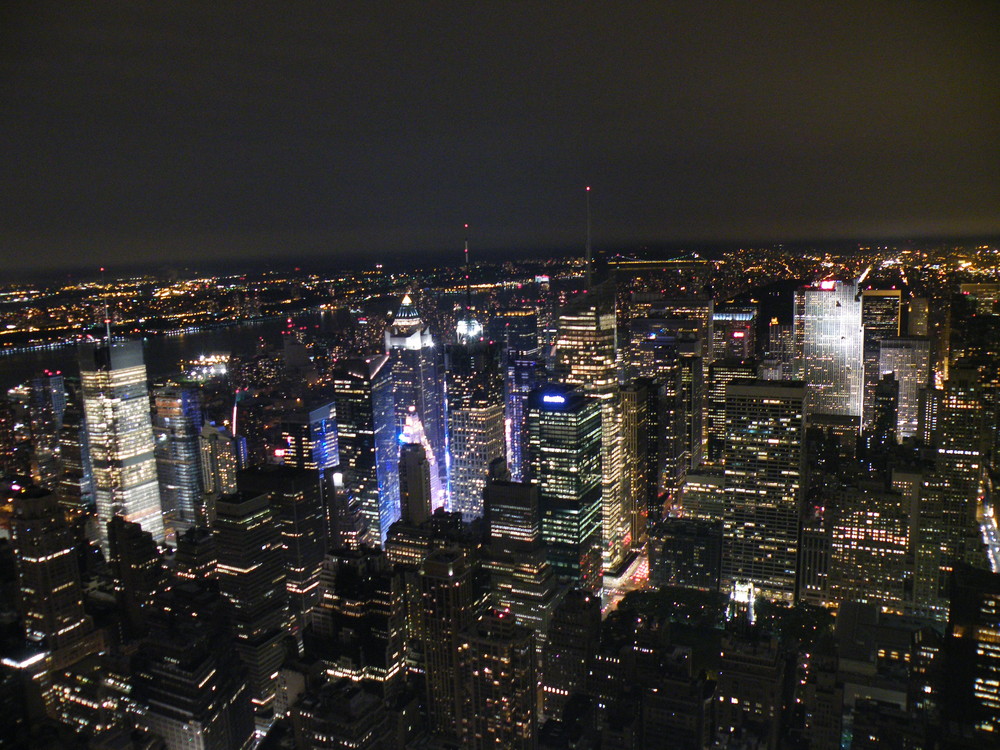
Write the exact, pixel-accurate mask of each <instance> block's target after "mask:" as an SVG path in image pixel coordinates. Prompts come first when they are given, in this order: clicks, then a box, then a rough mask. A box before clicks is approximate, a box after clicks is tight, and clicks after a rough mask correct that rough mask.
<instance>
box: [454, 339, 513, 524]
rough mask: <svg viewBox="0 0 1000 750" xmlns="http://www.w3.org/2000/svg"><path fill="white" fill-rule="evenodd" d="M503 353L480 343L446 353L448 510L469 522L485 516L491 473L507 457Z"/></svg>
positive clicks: (473, 343) (461, 346) (459, 346)
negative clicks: (485, 489) (485, 494)
mask: <svg viewBox="0 0 1000 750" xmlns="http://www.w3.org/2000/svg"><path fill="white" fill-rule="evenodd" d="M499 354H500V353H499V351H498V349H497V348H496V347H495V346H493V345H487V344H483V343H482V342H479V341H472V342H470V343H466V344H461V343H460V344H454V345H451V346H449V347H447V348H446V350H445V395H446V399H445V401H446V403H445V407H446V409H445V411H446V413H447V417H448V460H449V468H448V477H449V481H450V482H451V487H450V491H449V493H448V494H449V497H450V502H451V505H450V506H449V510H451V511H454V512H460V513H461V514H462V517H463V518H464V519H465V520H466V521H471V520H473V519H475V518H479V517H480V516H482V515H483V487H484V486H485V485H486V472H487V469H488V467H489V465H490V462H491V461H493V460H495V459H497V458H502V459H505V458H506V455H507V445H506V442H507V441H506V435H505V431H504V405H503V378H502V375H501V373H500V362H499Z"/></svg>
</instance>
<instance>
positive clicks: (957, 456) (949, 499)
mask: <svg viewBox="0 0 1000 750" xmlns="http://www.w3.org/2000/svg"><path fill="white" fill-rule="evenodd" d="M938 398H939V401H938V409H937V429H936V430H935V431H934V434H933V441H934V471H933V472H932V473H931V474H930V476H929V477H928V478H927V481H926V484H925V486H924V497H923V502H922V506H921V514H922V516H923V518H922V519H921V536H922V537H923V538H924V539H926V540H927V541H928V542H931V544H930V545H929V546H930V547H931V548H932V549H933V551H934V553H935V554H936V555H937V556H938V558H939V559H938V566H937V567H938V571H939V575H938V577H937V580H936V581H935V580H933V579H931V580H923V579H918V582H917V583H918V585H928V586H929V588H930V591H929V595H928V596H927V597H926V598H927V599H928V600H932V599H933V598H934V597H935V596H936V597H937V599H938V601H939V604H940V606H939V609H938V611H937V615H938V616H939V617H941V618H943V617H944V616H945V615H946V611H945V610H946V603H947V596H948V579H949V576H950V574H951V571H952V570H954V569H955V566H956V565H958V564H959V563H962V562H965V563H969V564H972V565H979V566H981V565H984V564H985V560H984V559H983V557H984V554H985V553H984V551H983V547H982V541H981V537H980V534H979V527H978V522H977V512H978V510H979V498H980V495H981V494H982V493H983V491H984V486H985V485H984V481H985V476H986V468H987V467H986V462H987V450H988V444H989V440H990V437H991V436H990V432H989V430H988V429H987V426H986V425H987V415H988V412H987V409H986V400H985V395H984V393H983V389H982V387H981V386H980V384H979V376H978V372H977V371H976V370H973V369H963V368H955V367H953V368H951V376H950V378H949V380H948V381H947V382H946V383H945V387H944V390H943V391H941V392H940V393H939V394H938Z"/></svg>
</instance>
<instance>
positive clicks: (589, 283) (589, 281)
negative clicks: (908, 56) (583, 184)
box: [585, 185, 594, 292]
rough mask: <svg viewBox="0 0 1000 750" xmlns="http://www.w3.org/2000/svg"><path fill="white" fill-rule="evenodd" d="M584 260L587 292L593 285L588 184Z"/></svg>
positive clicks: (588, 190) (588, 188) (588, 191)
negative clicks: (585, 252)
mask: <svg viewBox="0 0 1000 750" xmlns="http://www.w3.org/2000/svg"><path fill="white" fill-rule="evenodd" d="M585 262H586V264H587V291H588V292H589V291H590V288H591V287H592V286H593V285H594V273H593V265H594V260H593V257H592V251H591V247H590V185H587V255H586V261H585Z"/></svg>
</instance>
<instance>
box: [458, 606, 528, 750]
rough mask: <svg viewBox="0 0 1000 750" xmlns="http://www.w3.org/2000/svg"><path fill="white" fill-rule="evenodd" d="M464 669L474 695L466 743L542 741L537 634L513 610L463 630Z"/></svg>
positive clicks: (465, 731)
mask: <svg viewBox="0 0 1000 750" xmlns="http://www.w3.org/2000/svg"><path fill="white" fill-rule="evenodd" d="M462 640H463V644H462V671H463V676H464V678H465V689H466V692H467V694H468V696H469V701H468V706H467V710H466V711H465V712H464V715H463V724H462V745H463V746H464V747H470V748H495V747H505V748H523V749H524V750H531V749H532V748H534V747H536V744H537V738H536V735H537V728H538V719H537V716H536V712H537V705H538V681H537V678H536V677H535V661H536V658H535V634H534V632H533V631H532V630H531V629H530V628H526V627H524V626H523V625H519V624H517V623H516V622H515V621H514V617H512V616H511V614H510V613H508V612H491V613H490V614H487V615H486V616H485V617H483V618H481V619H480V620H479V621H477V622H476V623H475V624H474V625H473V626H472V627H471V628H470V629H469V630H468V631H466V632H465V633H464V634H463V636H462Z"/></svg>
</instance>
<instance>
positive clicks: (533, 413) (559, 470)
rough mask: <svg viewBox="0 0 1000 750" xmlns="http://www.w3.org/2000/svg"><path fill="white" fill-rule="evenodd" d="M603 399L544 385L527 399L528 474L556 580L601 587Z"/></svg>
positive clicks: (568, 389)
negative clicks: (534, 488)
mask: <svg viewBox="0 0 1000 750" xmlns="http://www.w3.org/2000/svg"><path fill="white" fill-rule="evenodd" d="M601 408H602V404H601V402H600V401H599V400H598V399H596V398H590V397H589V396H586V395H584V394H583V392H581V391H580V390H577V389H575V388H569V387H567V386H555V385H553V386H546V387H545V388H542V389H540V390H537V391H535V392H534V393H532V394H531V396H530V397H529V399H528V456H529V461H528V463H529V468H530V480H531V482H532V483H533V484H537V485H538V489H539V493H540V496H541V507H542V539H543V540H544V541H545V543H546V545H547V546H548V549H549V560H550V561H551V562H552V565H553V567H554V568H555V570H556V575H557V576H558V577H559V579H560V580H562V581H564V582H567V583H571V584H573V585H575V586H579V587H581V588H584V589H587V590H588V591H591V592H599V591H600V590H601V583H602V566H601V485H602V482H601V453H602V450H601Z"/></svg>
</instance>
